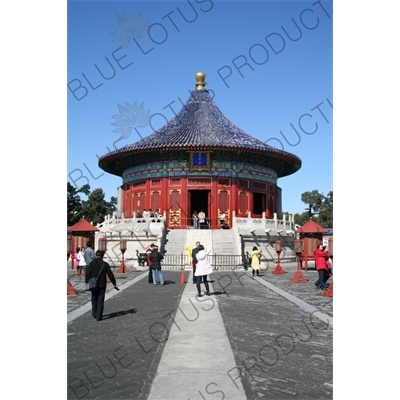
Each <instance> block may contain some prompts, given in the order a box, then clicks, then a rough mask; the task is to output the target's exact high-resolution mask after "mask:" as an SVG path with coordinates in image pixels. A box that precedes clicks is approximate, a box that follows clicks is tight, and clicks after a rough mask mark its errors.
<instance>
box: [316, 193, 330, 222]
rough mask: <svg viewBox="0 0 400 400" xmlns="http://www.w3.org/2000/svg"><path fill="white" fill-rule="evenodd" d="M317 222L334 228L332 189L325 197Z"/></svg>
mask: <svg viewBox="0 0 400 400" xmlns="http://www.w3.org/2000/svg"><path fill="white" fill-rule="evenodd" d="M317 223H318V224H320V225H321V226H322V227H323V228H333V192H332V191H330V192H329V193H328V194H327V195H326V197H325V198H324V201H323V203H322V204H321V208H320V210H319V214H318V218H317Z"/></svg>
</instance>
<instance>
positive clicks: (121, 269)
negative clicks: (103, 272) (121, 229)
mask: <svg viewBox="0 0 400 400" xmlns="http://www.w3.org/2000/svg"><path fill="white" fill-rule="evenodd" d="M119 249H120V250H121V253H122V263H121V265H120V266H119V268H118V269H117V271H116V272H118V273H120V272H122V273H125V272H129V269H128V268H127V267H126V265H125V259H124V254H125V251H126V240H125V239H121V240H120V241H119Z"/></svg>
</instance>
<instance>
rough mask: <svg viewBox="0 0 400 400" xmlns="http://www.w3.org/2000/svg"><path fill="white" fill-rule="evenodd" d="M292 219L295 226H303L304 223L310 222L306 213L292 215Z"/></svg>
mask: <svg viewBox="0 0 400 400" xmlns="http://www.w3.org/2000/svg"><path fill="white" fill-rule="evenodd" d="M293 219H294V223H295V224H297V225H300V226H302V225H304V224H305V223H306V222H308V221H309V220H310V218H309V216H308V212H306V211H304V212H303V213H301V214H297V213H296V214H294V215H293Z"/></svg>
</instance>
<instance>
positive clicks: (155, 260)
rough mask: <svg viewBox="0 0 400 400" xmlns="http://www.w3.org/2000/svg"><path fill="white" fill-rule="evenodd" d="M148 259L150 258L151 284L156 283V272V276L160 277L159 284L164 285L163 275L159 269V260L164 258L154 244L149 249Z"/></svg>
mask: <svg viewBox="0 0 400 400" xmlns="http://www.w3.org/2000/svg"><path fill="white" fill-rule="evenodd" d="M149 257H150V260H151V271H152V274H153V285H154V286H155V285H157V276H156V273H157V272H158V277H159V279H160V285H161V286H162V285H164V283H165V281H164V277H163V273H162V271H161V260H162V259H163V258H164V256H163V255H162V254H161V253H160V252H159V251H158V247H157V246H154V247H153V250H152V251H151V253H150V255H149Z"/></svg>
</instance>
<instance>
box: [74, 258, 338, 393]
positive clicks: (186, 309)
mask: <svg viewBox="0 0 400 400" xmlns="http://www.w3.org/2000/svg"><path fill="white" fill-rule="evenodd" d="M282 268H283V269H284V270H285V271H286V274H284V275H274V274H272V269H270V270H267V271H261V276H260V277H259V278H257V277H255V278H253V277H252V276H251V273H250V272H246V271H244V270H243V269H238V270H235V271H215V272H214V273H213V274H212V275H210V277H209V280H210V281H211V285H210V290H211V295H210V296H203V297H200V298H197V297H196V287H195V285H193V284H192V283H191V282H192V278H191V274H192V272H191V271H186V272H185V278H186V282H187V283H185V284H181V283H180V278H181V271H168V270H164V271H163V273H164V278H165V280H166V284H165V285H164V286H160V285H157V286H154V285H150V284H148V283H147V272H143V271H132V272H130V273H127V274H115V276H116V279H117V284H118V286H119V287H120V289H121V290H120V291H119V292H118V291H115V290H114V289H113V288H112V285H111V284H109V288H108V292H107V295H106V303H105V311H104V319H103V320H102V321H99V322H97V321H96V320H94V319H93V318H92V316H91V312H90V310H91V305H90V292H88V291H86V287H85V284H84V282H83V279H79V277H76V276H75V275H74V270H71V269H70V268H69V267H68V266H67V277H69V279H70V282H71V284H72V285H73V287H74V288H75V289H76V291H77V295H76V296H68V299H67V301H68V325H67V334H68V377H67V393H68V399H83V398H84V399H182V400H183V399H185V400H187V399H190V400H196V399H199V400H200V399H263V398H265V399H301V400H303V399H304V400H306V399H332V398H333V361H332V359H333V354H332V353H333V307H332V304H333V297H324V296H323V292H322V291H321V290H319V289H316V288H315V286H314V281H315V280H316V279H317V273H316V271H314V270H309V271H303V272H302V273H303V275H304V277H305V278H307V279H309V280H308V282H307V283H291V282H290V279H291V278H293V276H294V273H295V271H296V268H297V265H296V264H295V263H285V264H282Z"/></svg>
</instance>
